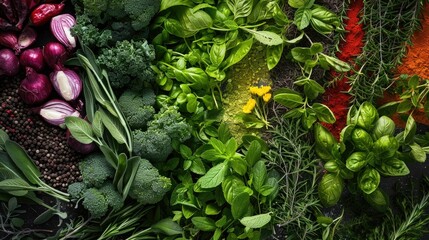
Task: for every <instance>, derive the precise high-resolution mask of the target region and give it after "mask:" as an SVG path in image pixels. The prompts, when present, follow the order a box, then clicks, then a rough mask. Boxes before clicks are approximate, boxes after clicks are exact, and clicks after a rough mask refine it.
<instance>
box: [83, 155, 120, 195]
mask: <svg viewBox="0 0 429 240" xmlns="http://www.w3.org/2000/svg"><path fill="white" fill-rule="evenodd" d="M79 170H80V172H81V174H82V179H83V182H84V183H85V184H86V185H87V186H93V187H100V186H101V185H102V184H103V183H104V181H106V179H107V178H109V177H111V176H113V175H114V174H115V171H114V169H113V167H112V166H110V165H109V163H108V162H107V160H106V158H105V157H104V156H103V154H101V153H94V154H91V155H88V156H86V157H85V158H84V159H83V160H82V161H81V162H79Z"/></svg>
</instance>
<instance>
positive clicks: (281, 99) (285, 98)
mask: <svg viewBox="0 0 429 240" xmlns="http://www.w3.org/2000/svg"><path fill="white" fill-rule="evenodd" d="M274 101H275V102H277V103H279V104H281V105H283V106H285V107H287V108H295V107H298V106H299V105H302V104H303V103H304V102H303V101H304V99H303V98H302V97H301V96H300V95H298V94H293V93H279V94H276V95H274Z"/></svg>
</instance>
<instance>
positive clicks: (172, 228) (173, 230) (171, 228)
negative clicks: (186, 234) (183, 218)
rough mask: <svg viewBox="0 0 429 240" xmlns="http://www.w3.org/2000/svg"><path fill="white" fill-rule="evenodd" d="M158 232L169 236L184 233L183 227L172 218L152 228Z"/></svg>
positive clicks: (159, 222)
mask: <svg viewBox="0 0 429 240" xmlns="http://www.w3.org/2000/svg"><path fill="white" fill-rule="evenodd" d="M150 228H151V229H154V230H155V231H157V232H161V233H163V234H165V235H167V236H173V235H179V234H182V233H183V229H182V227H180V225H179V224H178V223H176V222H175V221H173V219H171V218H164V219H162V220H160V221H158V222H157V223H155V224H153V225H151V226H150Z"/></svg>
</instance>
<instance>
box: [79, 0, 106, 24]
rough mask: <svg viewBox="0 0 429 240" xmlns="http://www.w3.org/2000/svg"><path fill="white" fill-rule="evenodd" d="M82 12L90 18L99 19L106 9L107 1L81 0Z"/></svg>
mask: <svg viewBox="0 0 429 240" xmlns="http://www.w3.org/2000/svg"><path fill="white" fill-rule="evenodd" d="M81 1H82V4H83V9H84V13H85V14H86V15H88V16H89V17H91V19H94V18H97V19H101V18H102V16H101V15H102V14H103V13H104V12H105V11H106V10H107V6H108V1H106V0H81Z"/></svg>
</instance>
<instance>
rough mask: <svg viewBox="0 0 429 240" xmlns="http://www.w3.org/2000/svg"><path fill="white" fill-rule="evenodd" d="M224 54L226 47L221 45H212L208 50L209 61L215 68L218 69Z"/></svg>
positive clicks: (223, 44)
mask: <svg viewBox="0 0 429 240" xmlns="http://www.w3.org/2000/svg"><path fill="white" fill-rule="evenodd" d="M225 53H226V45H225V43H222V44H214V45H213V46H212V47H211V49H210V61H211V62H212V64H213V65H214V66H216V67H218V66H219V65H220V64H221V63H222V61H223V59H224V58H225Z"/></svg>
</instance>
